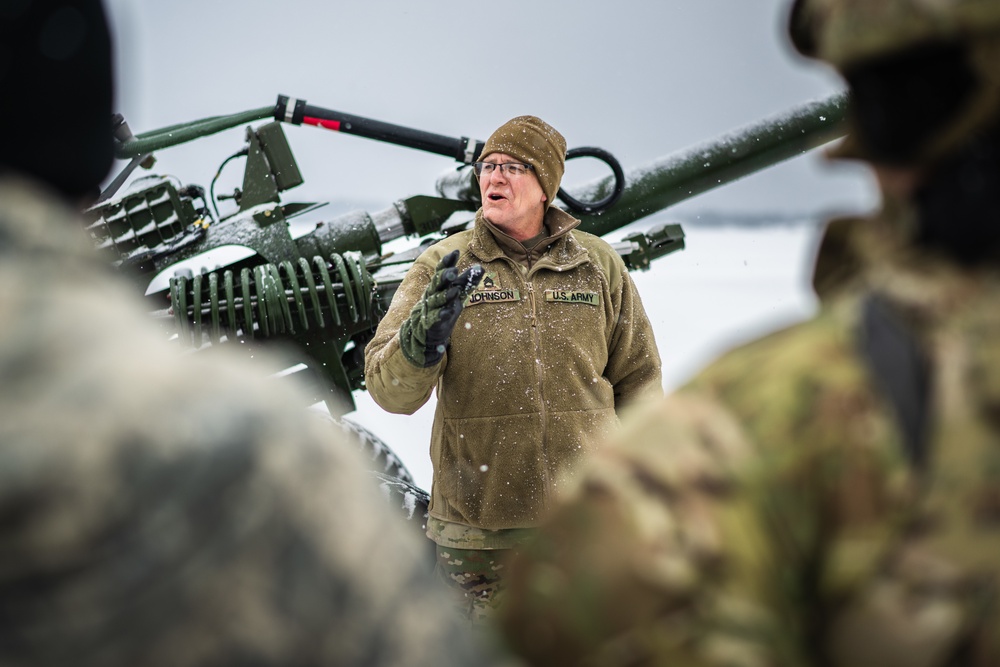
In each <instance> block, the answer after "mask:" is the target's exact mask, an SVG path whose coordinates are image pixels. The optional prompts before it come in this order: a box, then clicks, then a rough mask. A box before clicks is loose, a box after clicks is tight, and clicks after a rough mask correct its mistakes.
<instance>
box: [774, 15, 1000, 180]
mask: <svg viewBox="0 0 1000 667" xmlns="http://www.w3.org/2000/svg"><path fill="white" fill-rule="evenodd" d="M789 33H790V36H791V40H792V44H793V45H794V46H795V48H796V49H798V51H799V52H800V53H802V54H803V55H805V56H807V57H811V58H816V59H818V60H822V61H825V62H827V63H829V64H830V65H832V66H833V67H835V68H836V69H837V70H838V71H839V72H840V73H841V74H842V75H843V76H844V78H845V79H846V80H847V82H848V84H849V85H850V87H851V93H852V112H851V113H850V114H849V122H850V123H851V127H850V129H849V137H848V140H847V141H845V143H844V145H843V146H842V147H841V148H840V149H839V150H838V151H836V152H835V153H834V155H835V156H842V157H861V158H865V159H869V160H873V161H876V162H884V163H896V164H920V163H926V162H929V161H933V160H935V159H938V158H940V157H942V156H943V155H946V154H948V153H950V152H951V151H952V150H954V149H955V148H956V147H957V146H958V145H959V144H961V143H962V142H964V141H965V140H966V138H967V137H968V136H969V134H970V133H973V132H976V131H978V130H981V129H983V128H984V127H986V126H988V125H990V124H993V123H995V122H996V120H997V118H998V117H1000V0H795V2H794V3H793V5H792V10H791V13H790V16H789Z"/></svg>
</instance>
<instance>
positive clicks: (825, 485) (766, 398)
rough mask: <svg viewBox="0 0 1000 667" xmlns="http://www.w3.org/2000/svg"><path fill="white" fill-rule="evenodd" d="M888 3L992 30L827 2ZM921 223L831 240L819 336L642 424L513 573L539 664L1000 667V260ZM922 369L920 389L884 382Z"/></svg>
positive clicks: (925, 7)
mask: <svg viewBox="0 0 1000 667" xmlns="http://www.w3.org/2000/svg"><path fill="white" fill-rule="evenodd" d="M806 4H807V5H808V3H806ZM888 4H894V5H912V6H913V11H914V13H915V14H916V15H922V12H924V11H927V12H931V13H935V12H937V9H942V8H946V7H949V6H958V7H962V6H966V7H967V8H971V9H977V8H979V9H983V8H987V7H988V8H991V9H992V11H993V15H994V16H996V17H998V18H1000V11H997V10H998V9H1000V3H998V2H995V1H992V2H981V1H979V2H977V1H975V0H972V1H969V2H966V3H965V5H963V3H962V2H961V0H952V1H951V2H949V1H947V0H942V1H941V2H932V1H931V0H927V1H918V0H912V2H911V1H910V0H893V2H876V1H875V0H864V2H863V3H862V2H856V1H855V0H844V1H843V2H839V1H837V0H817V2H815V3H814V6H815V8H817V9H818V10H822V11H829V12H830V13H831V15H836V16H841V17H842V18H844V19H845V23H844V24H845V25H857V24H864V22H863V21H859V22H857V23H853V22H851V21H847V18H848V17H851V16H854V17H855V18H857V16H856V15H855V14H852V10H853V11H854V12H856V14H857V15H863V14H864V11H865V7H867V6H869V5H870V6H871V7H875V8H876V9H874V10H873V11H876V12H877V11H880V10H879V9H877V8H879V7H880V6H882V5H888ZM842 9H843V10H845V11H844V14H843V15H841V14H840V13H839V12H840V10H842ZM936 15H937V16H938V17H939V18H940V16H941V15H942V14H941V13H940V12H937V13H936ZM864 25H866V26H868V27H873V28H878V27H879V26H881V25H884V24H879V23H878V22H875V23H872V24H870V25H868V24H864ZM953 25H954V22H953ZM992 25H993V26H998V25H1000V21H995V22H994V23H992ZM845 39H846V37H845ZM995 113H996V110H995V109H994V114H995ZM998 117H1000V116H997V115H994V118H998ZM980 127H982V125H980ZM945 145H946V144H945V143H942V142H940V141H937V142H934V141H931V142H930V143H929V144H928V146H931V147H933V150H929V151H927V152H926V153H924V156H925V157H927V156H930V155H935V157H938V156H940V155H942V154H943V153H941V152H940V151H941V150H943V148H942V147H944V146H945ZM997 185H998V184H996V183H993V185H992V187H994V188H995V187H997ZM989 222H990V224H996V220H990V221H989ZM918 229H919V221H918V216H917V211H916V209H915V207H913V206H911V205H910V204H909V203H908V202H900V201H892V200H889V199H887V201H886V204H885V207H884V210H883V212H882V213H881V214H880V215H879V216H877V217H876V218H875V219H871V220H840V221H836V222H834V223H832V224H831V225H830V227H829V228H828V230H827V232H826V234H825V236H824V241H823V244H822V247H821V249H820V253H819V256H818V258H817V263H816V272H815V276H814V285H815V287H816V289H817V292H818V294H819V296H820V299H821V307H820V311H819V313H818V314H817V316H816V317H815V318H814V319H812V320H811V321H809V322H806V323H803V324H800V325H796V326H793V327H791V328H788V329H786V330H783V331H779V332H777V333H774V334H772V335H769V336H767V337H765V338H762V339H760V340H758V341H755V342H753V343H750V344H748V345H745V346H743V347H741V348H739V349H737V350H735V351H733V352H730V353H728V354H726V355H724V356H723V357H722V358H721V359H720V360H718V361H717V362H715V363H714V364H712V365H711V366H710V367H709V368H708V369H706V370H705V371H704V372H703V373H701V374H700V375H699V376H698V377H697V378H695V379H694V380H693V381H692V382H691V383H689V385H688V386H686V387H684V388H683V389H682V390H681V391H679V392H677V393H676V394H675V395H673V396H671V397H669V398H668V399H667V400H666V401H665V402H663V403H662V404H660V405H658V406H655V407H652V408H650V409H646V410H643V411H641V412H640V413H639V414H636V415H632V418H631V419H628V420H626V426H625V428H624V429H623V431H622V432H621V433H620V434H619V435H618V436H617V437H616V438H615V442H614V445H613V446H611V447H606V448H604V449H602V450H601V451H600V452H598V454H597V455H596V456H595V458H594V459H593V460H592V465H590V466H589V467H588V470H587V473H586V474H585V475H584V476H583V477H582V479H580V480H579V482H578V484H577V486H576V488H575V489H574V490H573V491H572V492H571V493H570V494H569V495H568V497H567V498H566V499H565V502H563V503H562V504H561V505H560V507H559V508H558V510H557V511H556V512H555V514H554V516H552V518H551V521H550V523H549V524H548V525H547V526H546V527H545V529H544V531H543V533H542V534H541V536H540V537H539V539H538V540H537V541H535V542H534V543H532V544H530V545H527V546H525V547H523V549H524V550H525V555H524V557H523V560H522V561H521V562H519V563H515V566H514V569H513V572H512V573H511V575H510V577H509V593H508V602H507V606H506V607H505V609H504V617H503V619H502V623H503V625H504V628H505V630H506V632H507V635H508V637H509V638H510V641H511V643H512V644H513V645H514V646H515V647H516V648H517V650H518V651H519V652H520V653H522V654H523V655H525V656H526V657H527V658H528V659H529V660H530V662H531V663H532V664H537V665H577V664H585V665H640V664H643V665H645V664H663V665H717V666H721V665H727V666H747V667H750V666H756V665H788V666H792V665H829V666H838V667H840V666H843V667H868V666H872V667H875V666H879V667H894V666H896V665H899V666H903V665H906V666H910V667H924V666H927V667H931V666H937V665H941V666H943V665H958V664H963V665H983V666H985V665H997V664H1000V597H998V595H1000V491H998V489H1000V448H998V446H997V445H998V443H1000V419H998V415H1000V381H998V379H997V378H1000V337H998V335H997V334H998V332H1000V310H998V309H997V307H996V304H997V303H998V302H1000V268H998V267H1000V265H998V263H997V262H996V261H995V259H994V260H991V261H986V262H981V263H978V264H975V265H971V264H966V263H963V262H958V261H956V259H955V258H954V257H953V256H952V255H951V254H949V253H946V252H943V251H940V250H939V249H937V248H934V247H930V246H928V245H926V244H922V243H917V242H916V239H917V238H918V233H917V232H918ZM993 250H994V253H995V250H996V249H995V248H994V249H993ZM994 256H995V254H994ZM873 313H874V314H873ZM873 322H881V324H880V325H879V326H874V325H873ZM887 331H888V332H890V333H899V332H902V335H900V336H898V337H896V338H891V337H890V340H889V343H890V344H889V345H885V346H883V347H881V348H878V347H877V346H876V344H877V343H878V342H879V341H878V340H877V339H878V337H879V336H884V335H886V332H887ZM910 344H912V346H911V347H908V345H910ZM874 349H878V350H879V351H880V354H875V355H873V354H872V350H874ZM907 351H911V352H914V354H913V357H914V359H913V360H912V361H911V362H907V363H904V364H902V365H901V366H900V368H904V369H908V370H909V371H910V373H909V375H908V376H904V374H898V375H897V376H894V377H893V376H889V375H887V374H881V373H880V372H879V368H880V364H881V363H882V362H885V361H886V358H888V357H892V356H894V355H902V354H903V353H904V352H907ZM893 381H895V385H896V388H895V390H890V389H886V388H885V387H887V386H889V385H892V384H893ZM921 388H924V389H926V392H922V391H918V390H919V389H921ZM906 392H910V393H911V394H913V395H915V396H917V399H918V400H916V401H915V402H914V403H912V404H909V407H907V405H908V404H907V403H906V401H903V400H901V399H900V395H901V394H905V393H906ZM914 424H916V427H914Z"/></svg>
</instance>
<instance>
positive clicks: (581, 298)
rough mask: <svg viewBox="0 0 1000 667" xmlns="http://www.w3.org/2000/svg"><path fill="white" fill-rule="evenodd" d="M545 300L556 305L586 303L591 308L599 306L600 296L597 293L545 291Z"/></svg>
mask: <svg viewBox="0 0 1000 667" xmlns="http://www.w3.org/2000/svg"><path fill="white" fill-rule="evenodd" d="M545 300H546V301H555V302H557V303H586V304H588V305H591V306H599V305H601V295H600V294H598V293H597V292H573V291H570V290H557V289H547V290H545Z"/></svg>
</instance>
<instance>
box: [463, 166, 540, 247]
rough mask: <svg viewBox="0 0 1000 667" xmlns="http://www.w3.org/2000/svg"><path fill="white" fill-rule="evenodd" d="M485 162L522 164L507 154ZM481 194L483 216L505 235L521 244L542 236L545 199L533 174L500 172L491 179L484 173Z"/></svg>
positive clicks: (480, 187)
mask: <svg viewBox="0 0 1000 667" xmlns="http://www.w3.org/2000/svg"><path fill="white" fill-rule="evenodd" d="M483 161H484V162H493V163H495V164H505V163H508V162H517V163H521V161H520V160H518V159H517V158H515V157H511V156H510V155H507V154H506V153H493V154H491V155H488V156H487V157H486V159H485V160H483ZM522 164H523V163H522ZM479 194H480V195H482V198H483V215H484V216H485V217H486V219H487V220H489V221H490V222H492V223H493V224H494V225H496V226H497V227H499V228H500V229H501V230H502V231H504V232H506V233H508V234H510V235H511V236H513V237H514V238H517V239H518V240H524V239H527V238H531V237H532V236H535V235H536V234H538V233H539V232H541V223H542V218H543V217H544V215H545V201H546V197H545V193H544V192H542V186H541V184H540V183H539V182H538V176H536V175H535V172H534V171H528V172H527V173H525V174H524V175H522V176H514V175H511V174H505V173H503V171H502V170H501V169H499V168H495V169H494V170H493V172H492V173H491V174H489V175H488V176H487V175H486V173H485V172H484V173H483V174H482V175H481V176H480V178H479ZM524 234H528V235H527V236H524Z"/></svg>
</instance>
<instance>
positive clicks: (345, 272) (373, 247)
mask: <svg viewBox="0 0 1000 667" xmlns="http://www.w3.org/2000/svg"><path fill="white" fill-rule="evenodd" d="M845 108H846V96H845V95H843V94H841V95H835V96H833V97H830V98H828V99H824V100H820V101H816V102H811V103H808V104H804V105H802V106H799V107H796V108H794V109H791V110H790V111H788V112H786V113H783V114H779V115H776V116H773V117H771V118H768V119H765V120H763V121H760V122H758V123H755V124H752V125H749V126H747V127H744V128H741V129H739V130H736V131H734V132H732V133H730V134H728V135H725V136H723V137H720V138H717V139H713V140H710V141H707V142H705V143H703V144H700V145H696V146H694V147H691V148H688V149H686V150H683V151H681V152H678V153H675V154H671V155H668V156H666V157H664V158H662V159H660V160H657V161H655V162H653V163H651V164H648V165H644V166H640V167H638V168H634V169H631V170H628V171H625V170H623V169H622V168H621V167H620V165H619V164H618V162H617V160H615V158H614V157H613V156H611V155H610V154H609V153H607V152H606V151H604V150H602V149H598V148H577V149H572V150H570V151H569V152H568V154H567V158H568V159H574V158H576V157H592V158H597V159H598V160H601V161H603V162H605V163H606V164H607V165H608V166H609V168H610V169H611V171H612V174H611V175H609V176H608V177H606V178H602V179H598V180H596V181H594V182H591V183H586V184H581V185H580V186H578V187H576V188H574V189H573V190H572V194H571V193H570V192H566V191H565V190H560V192H559V196H558V198H559V200H560V201H561V202H562V203H561V204H559V205H562V206H564V207H566V208H567V209H568V210H570V211H571V212H572V213H573V214H574V215H575V216H577V217H579V218H580V219H581V220H582V224H581V227H580V228H581V229H582V230H584V231H588V232H591V233H594V234H598V235H601V236H605V235H608V234H610V233H612V232H613V231H615V230H618V229H621V228H622V227H624V226H626V225H628V224H630V223H632V222H635V221H637V220H641V219H642V218H645V217H647V216H650V215H652V214H654V213H657V212H659V211H662V210H663V209H665V208H667V207H669V206H671V205H672V204H675V203H677V202H680V201H683V200H685V199H688V198H690V197H693V196H694V195H697V194H700V193H702V192H705V191H707V190H710V189H712V188H715V187H718V186H720V185H723V184H725V183H728V182H731V181H733V180H735V179H737V178H740V177H742V176H745V175H747V174H750V173H753V172H755V171H758V170H760V169H764V168H766V167H768V166H770V165H773V164H775V163H777V162H780V161H782V160H784V159H787V158H790V157H794V156H796V155H799V154H801V153H802V152H804V151H806V150H809V149H811V148H814V147H816V146H819V145H821V144H824V143H826V142H828V141H831V140H833V139H835V138H837V137H838V136H840V135H841V134H842V133H843V129H842V128H843V123H842V120H843V117H844V113H845ZM265 120H266V121H267V122H263V123H262V124H260V125H258V126H256V127H254V126H253V125H252V124H253V123H256V122H257V121H265ZM282 123H293V124H310V125H315V126H317V127H320V128H325V129H330V130H335V131H339V132H343V133H348V134H355V135H358V136H361V137H365V138H368V139H373V140H378V141H385V142H389V143H393V144H397V145H399V146H402V147H406V148H410V149H416V150H423V151H429V152H431V153H436V154H439V155H442V156H444V157H447V158H452V159H454V160H456V161H458V162H459V163H461V164H462V165H464V166H462V167H460V168H459V169H457V170H456V171H455V172H453V173H451V174H449V175H448V176H446V177H443V178H442V179H440V180H439V181H438V183H437V193H436V194H435V195H433V196H432V195H415V196H411V197H408V198H405V199H400V200H396V201H395V202H394V203H393V204H392V205H391V206H389V207H387V208H386V209H384V210H381V211H376V212H372V213H369V212H364V211H357V212H352V213H347V214H344V215H341V216H338V217H335V218H332V219H326V218H324V217H323V210H322V206H323V205H322V204H321V203H284V202H283V201H282V199H281V193H283V192H285V191H286V190H289V189H291V188H294V187H295V186H297V185H299V184H301V183H302V182H303V177H302V174H301V173H300V171H299V169H298V166H297V164H296V161H295V158H294V156H293V154H292V150H291V148H290V146H289V144H288V141H287V139H286V137H285V133H284V131H283V130H282ZM246 124H250V125H249V126H248V127H247V130H246V145H245V146H244V147H243V148H242V149H241V150H239V151H238V152H237V153H235V154H233V155H231V156H229V157H228V158H226V160H225V161H224V162H223V165H224V164H226V162H228V161H229V160H232V159H236V158H240V157H245V159H246V167H245V170H244V178H243V184H242V187H241V188H239V189H237V190H236V191H235V192H234V193H233V194H231V195H219V196H216V195H215V192H214V185H215V184H214V182H213V183H212V184H211V186H210V187H209V189H208V190H207V191H206V189H205V188H204V187H202V186H198V185H186V186H182V185H180V184H179V183H178V181H177V180H176V179H173V178H168V177H163V176H147V177H145V178H142V179H138V180H136V181H134V182H133V183H132V184H130V185H129V187H128V188H127V189H126V190H125V191H122V192H118V189H119V188H120V187H121V186H122V184H123V183H124V182H125V181H126V180H127V178H128V176H129V175H130V174H131V173H132V172H133V170H134V169H135V168H136V167H137V166H139V165H140V164H141V165H143V166H149V165H150V164H151V162H152V160H151V158H152V155H153V153H154V152H156V151H160V150H164V149H166V148H169V147H171V146H174V145H177V144H180V143H184V142H187V141H192V140H195V139H198V138H200V137H204V136H207V135H210V134H213V133H216V132H219V131H222V130H225V129H229V128H232V127H237V126H241V125H246ZM117 136H118V138H119V144H118V146H117V154H118V157H119V158H122V159H128V160H130V162H129V164H128V165H127V166H126V167H125V169H123V171H122V173H121V174H120V175H119V177H118V178H116V179H115V180H114V181H112V183H111V185H109V187H108V190H107V191H106V192H105V193H103V194H102V196H101V198H100V200H99V202H98V204H96V205H95V206H94V207H92V208H91V209H89V210H88V211H87V221H88V230H89V232H90V233H91V235H92V238H93V239H94V242H95V244H96V246H97V247H98V249H99V250H100V251H101V252H102V253H105V256H106V258H107V260H108V262H109V263H110V264H112V265H113V266H114V267H116V268H117V269H118V270H120V271H121V272H122V273H123V274H125V275H127V276H128V277H130V279H131V280H133V281H134V283H135V285H136V289H137V290H139V291H140V292H141V293H143V294H145V295H146V298H147V299H148V300H149V303H150V311H151V312H152V313H153V314H154V316H155V317H157V318H158V319H159V321H161V322H162V324H163V326H164V328H165V329H166V333H167V335H170V336H176V338H177V339H178V340H179V341H180V344H182V345H186V346H191V347H193V348H196V349H208V348H212V347H215V346H220V345H233V346H238V348H239V349H241V350H243V351H245V352H246V354H248V355H251V356H252V355H253V354H254V352H255V350H257V349H259V348H260V347H262V346H270V345H275V344H280V345H281V346H282V348H283V349H284V350H285V351H286V352H291V353H292V354H293V355H294V357H295V358H294V359H292V362H297V363H293V365H292V366H290V367H289V368H288V369H285V370H283V371H282V372H281V373H280V374H279V375H280V376H281V377H282V378H283V379H289V380H291V381H297V382H301V383H305V384H306V386H307V387H310V388H311V390H312V396H313V397H314V399H315V401H316V402H320V401H325V402H326V404H327V406H328V407H329V409H330V411H331V413H332V414H334V415H338V416H339V415H341V414H344V413H345V412H348V411H350V410H352V409H353V407H354V402H353V398H352V392H353V391H355V390H359V389H364V373H363V350H364V346H365V344H366V343H367V341H368V340H369V339H370V338H371V335H372V334H373V332H374V329H375V326H376V325H377V323H378V319H379V316H380V314H381V313H382V312H384V310H385V308H386V307H387V306H388V304H389V301H390V300H391V299H392V295H393V293H394V292H395V290H396V288H397V287H398V285H399V283H400V281H401V280H402V278H403V275H405V273H406V270H407V269H408V268H409V266H410V264H411V263H412V261H413V260H414V259H415V258H416V256H417V255H418V254H419V253H420V252H421V251H422V250H423V248H425V247H426V246H427V245H428V244H429V243H431V242H433V241H435V240H437V239H439V238H442V237H443V236H445V235H447V234H452V233H455V232H457V231H460V230H462V229H465V227H466V226H467V225H468V224H469V223H470V222H471V221H472V219H473V215H474V212H475V211H476V210H477V209H478V208H479V205H480V202H479V191H478V188H477V187H476V186H475V184H474V179H473V176H472V173H471V169H472V168H471V164H472V163H473V162H474V161H475V159H476V157H477V156H478V154H479V152H480V151H481V150H482V146H483V142H482V141H477V140H473V139H469V138H467V137H461V138H451V137H446V136H442V135H436V134H431V133H426V132H422V131H418V130H413V129H410V128H405V127H401V126H397V125H391V124H388V123H383V122H380V121H374V120H371V119H366V118H361V117H358V116H352V115H349V114H344V113H341V112H337V111H332V110H329V109H324V108H321V107H315V106H312V105H309V104H306V103H305V101H303V100H296V99H294V98H288V97H286V96H279V98H278V102H277V103H276V104H275V105H273V106H269V107H262V108H260V109H255V110H251V111H247V112H244V113H239V114H234V115H231V116H219V117H214V118H208V119H204V120H200V121H196V122H192V123H186V124H181V125H175V126H172V127H168V128H164V129H161V130H157V131H154V132H149V133H145V134H141V135H138V136H132V135H131V133H130V132H129V130H128V126H127V125H126V124H125V123H124V121H123V120H122V119H120V118H119V119H118V131H117ZM220 170H221V167H220ZM223 199H232V200H234V202H235V204H236V206H237V208H236V210H235V211H233V212H230V213H227V214H226V215H220V214H219V210H218V201H219V200H223ZM293 228H296V229H303V228H308V229H309V230H310V231H308V232H307V233H305V234H302V235H300V236H297V237H293V234H292V229H293ZM404 238H409V239H412V243H411V244H410V245H409V246H408V247H405V248H404V249H402V250H399V249H396V250H395V251H393V252H389V251H388V250H387V248H386V244H388V243H389V242H391V241H397V240H398V239H404ZM611 242H612V245H613V246H614V247H615V248H616V250H618V252H619V253H620V254H621V255H622V257H623V259H624V260H625V263H626V265H627V266H628V267H629V269H631V270H644V269H648V268H649V266H650V264H651V262H652V261H653V260H655V259H657V258H659V257H663V256H665V255H667V254H669V253H671V252H674V251H677V250H680V249H682V248H683V247H684V232H683V230H682V229H681V227H680V225H676V224H672V225H660V226H658V227H655V228H652V229H648V230H646V231H644V232H640V233H634V234H631V235H629V236H627V237H625V238H624V239H621V240H619V241H611ZM399 244H400V242H397V243H394V244H392V246H393V247H394V248H395V247H397V246H399ZM230 246H241V247H243V248H246V249H247V251H246V252H245V253H243V254H242V255H240V256H239V257H238V258H236V259H227V260H225V262H224V263H223V265H221V266H219V267H218V268H217V269H214V270H199V271H198V272H195V271H193V270H191V269H190V268H183V267H184V264H182V262H188V263H190V261H196V258H198V257H200V256H202V255H204V254H205V253H208V252H210V251H218V250H219V249H222V248H225V247H230ZM171 271H172V273H173V275H172V277H171V278H170V279H169V284H168V285H166V286H157V284H156V281H155V280H154V279H156V278H157V276H161V275H163V274H164V273H171Z"/></svg>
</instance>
